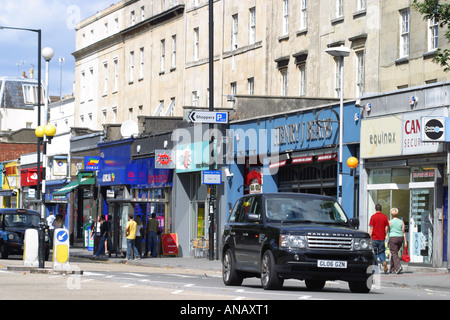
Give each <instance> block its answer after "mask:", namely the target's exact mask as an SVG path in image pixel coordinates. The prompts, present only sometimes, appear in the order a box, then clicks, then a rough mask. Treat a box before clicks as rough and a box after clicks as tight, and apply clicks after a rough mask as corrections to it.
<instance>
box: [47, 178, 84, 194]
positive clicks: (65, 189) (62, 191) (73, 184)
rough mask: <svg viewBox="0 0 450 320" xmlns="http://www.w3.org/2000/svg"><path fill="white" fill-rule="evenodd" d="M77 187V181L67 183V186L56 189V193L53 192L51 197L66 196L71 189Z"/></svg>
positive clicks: (78, 183)
mask: <svg viewBox="0 0 450 320" xmlns="http://www.w3.org/2000/svg"><path fill="white" fill-rule="evenodd" d="M79 185H80V182H78V180H77V181H73V182H71V183H69V184H68V185H66V186H64V187H62V188H61V189H58V190H57V191H55V192H53V197H55V196H65V195H66V194H68V193H69V192H70V191H72V190H73V189H75V188H76V187H78V186H79Z"/></svg>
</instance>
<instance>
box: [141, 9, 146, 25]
mask: <svg viewBox="0 0 450 320" xmlns="http://www.w3.org/2000/svg"><path fill="white" fill-rule="evenodd" d="M144 20H145V6H142V7H141V21H144Z"/></svg>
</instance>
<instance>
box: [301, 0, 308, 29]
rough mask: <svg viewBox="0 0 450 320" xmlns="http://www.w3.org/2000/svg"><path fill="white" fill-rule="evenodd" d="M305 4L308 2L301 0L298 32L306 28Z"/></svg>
mask: <svg viewBox="0 0 450 320" xmlns="http://www.w3.org/2000/svg"><path fill="white" fill-rule="evenodd" d="M307 4H308V0H301V2H300V30H304V29H306V28H308V13H307Z"/></svg>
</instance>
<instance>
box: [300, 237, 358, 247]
mask: <svg viewBox="0 0 450 320" xmlns="http://www.w3.org/2000/svg"><path fill="white" fill-rule="evenodd" d="M352 243H353V241H352V238H346V237H345V238H344V237H325V236H308V248H310V249H333V250H351V249H352Z"/></svg>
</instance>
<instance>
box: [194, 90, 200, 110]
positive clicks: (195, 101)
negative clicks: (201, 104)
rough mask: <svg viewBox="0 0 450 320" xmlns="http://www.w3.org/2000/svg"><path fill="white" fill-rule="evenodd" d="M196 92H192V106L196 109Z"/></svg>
mask: <svg viewBox="0 0 450 320" xmlns="http://www.w3.org/2000/svg"><path fill="white" fill-rule="evenodd" d="M198 99H199V97H198V91H192V105H193V106H194V107H198Z"/></svg>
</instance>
